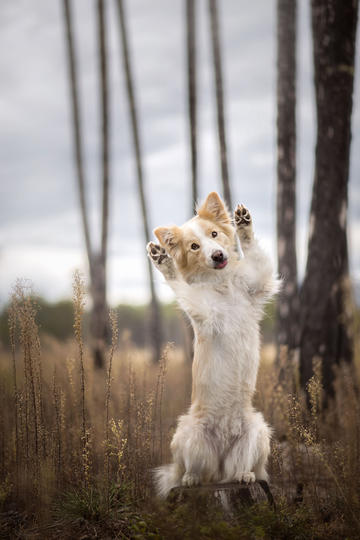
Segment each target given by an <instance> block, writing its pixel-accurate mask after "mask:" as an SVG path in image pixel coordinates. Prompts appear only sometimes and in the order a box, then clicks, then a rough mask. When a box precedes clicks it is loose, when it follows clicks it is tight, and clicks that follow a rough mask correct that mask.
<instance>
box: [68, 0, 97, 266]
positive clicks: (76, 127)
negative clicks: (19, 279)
mask: <svg viewBox="0 0 360 540" xmlns="http://www.w3.org/2000/svg"><path fill="white" fill-rule="evenodd" d="M63 6H64V19H65V31H66V44H67V62H68V70H69V81H70V92H71V108H72V119H73V137H74V147H75V156H74V157H75V164H76V173H77V184H78V190H79V200H80V209H81V219H82V224H83V231H84V237H85V245H86V253H87V258H88V263H89V268H90V274H91V259H92V251H91V242H90V233H89V221H88V216H87V211H86V200H85V181H84V176H85V175H84V165H83V163H84V162H83V143H82V138H81V121H80V108H79V97H78V89H77V76H76V74H77V68H76V57H75V50H74V42H73V29H72V18H71V9H70V1H69V0H63Z"/></svg>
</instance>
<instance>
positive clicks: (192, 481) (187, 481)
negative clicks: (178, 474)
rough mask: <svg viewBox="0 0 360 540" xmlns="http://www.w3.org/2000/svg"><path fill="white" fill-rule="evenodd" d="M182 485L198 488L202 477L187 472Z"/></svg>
mask: <svg viewBox="0 0 360 540" xmlns="http://www.w3.org/2000/svg"><path fill="white" fill-rule="evenodd" d="M181 483H182V485H183V486H187V487H191V486H198V485H199V484H200V477H199V475H198V474H194V473H189V472H186V473H185V474H184V476H183V477H182V481H181Z"/></svg>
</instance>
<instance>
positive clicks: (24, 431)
mask: <svg viewBox="0 0 360 540" xmlns="http://www.w3.org/2000/svg"><path fill="white" fill-rule="evenodd" d="M84 302H85V292H84V285H83V281H82V279H81V276H80V275H79V274H76V275H75V277H74V321H75V322H74V330H75V339H74V341H70V342H67V343H59V342H57V341H55V340H53V339H50V338H48V337H46V336H43V337H42V344H41V347H40V339H39V331H38V328H37V325H36V304H35V303H34V301H33V300H32V296H31V291H30V290H28V289H27V288H26V287H25V286H24V285H23V284H21V283H19V284H18V285H17V286H16V287H15V290H14V294H13V296H12V304H11V309H10V317H9V334H10V343H11V349H10V351H5V350H4V351H2V353H1V355H0V370H1V379H0V385H1V388H0V390H1V393H0V395H1V398H0V400H1V402H0V433H1V436H0V457H1V460H0V510H2V512H3V513H2V514H1V516H2V517H1V518H0V530H1V527H3V529H4V531H5V533H4V535H6V534H8V536H11V535H13V536H14V537H16V535H17V536H18V537H24V538H25V537H29V538H30V537H31V538H32V537H37V538H39V537H42V538H48V537H49V538H52V537H55V536H59V535H60V536H61V537H64V538H66V537H69V538H70V537H76V536H77V535H79V536H81V535H84V534H85V533H86V534H87V535H88V537H95V536H96V534H97V535H98V536H101V535H104V537H106V535H108V537H125V538H132V537H137V538H185V537H188V538H192V537H193V536H192V535H193V534H196V535H197V537H198V538H214V537H216V538H270V537H271V538H341V537H347V538H356V537H358V536H359V533H360V522H359V517H358V516H359V515H360V500H359V493H360V398H359V366H358V365H357V364H356V365H355V366H340V367H338V368H337V377H336V393H335V396H336V397H335V398H334V399H333V400H332V401H331V402H330V403H329V404H328V406H327V407H326V409H324V408H323V407H322V403H323V400H322V384H321V377H322V376H321V364H320V363H319V362H318V361H317V360H316V359H315V362H314V376H313V378H312V380H311V381H310V382H309V386H308V391H309V396H310V397H309V402H310V408H307V407H306V403H305V396H304V395H303V393H302V392H301V390H300V388H299V382H298V369H297V365H296V361H295V360H293V361H292V362H290V361H289V360H288V357H287V352H286V349H283V350H282V352H281V355H280V365H279V366H277V365H275V362H274V357H275V351H274V349H273V348H271V347H267V348H266V349H265V348H264V350H263V352H262V362H261V367H260V372H259V379H258V390H257V394H256V406H257V407H258V408H259V409H260V410H262V411H263V413H264V415H265V417H266V419H267V420H268V421H269V423H270V424H271V425H272V426H273V427H274V438H273V447H272V454H271V461H270V474H271V479H272V490H273V492H274V495H275V497H276V500H277V503H278V510H277V512H276V513H274V511H273V510H271V509H264V508H260V507H259V508H258V509H257V510H256V511H255V510H253V511H252V514H251V515H250V514H248V513H244V515H243V516H242V517H241V519H240V518H239V520H240V521H239V520H238V521H237V522H236V523H232V524H229V523H228V524H224V523H225V522H223V521H221V518H220V517H219V518H218V517H217V516H216V515H214V514H213V513H212V514H211V516H208V518H207V517H206V512H205V513H204V515H203V516H201V518H199V524H197V523H195V524H194V522H192V523H191V527H192V528H191V532H186V531H188V528H187V527H189V526H190V525H189V518H188V517H186V516H187V515H186V514H184V510H183V509H179V510H178V511H177V512H176V513H175V514H173V515H170V514H169V512H168V511H167V510H166V507H164V506H160V507H156V512H155V510H154V506H153V503H152V502H151V501H152V499H153V489H152V485H151V473H150V471H151V468H152V467H154V466H156V465H157V464H159V463H160V462H166V461H167V460H168V459H169V458H170V456H169V441H170V439H171V436H172V433H173V431H174V428H175V425H176V418H177V416H178V415H179V414H180V413H181V412H183V411H184V410H186V408H187V406H188V405H189V402H190V390H191V373H190V371H191V367H190V366H189V364H187V363H186V361H185V359H184V354H183V352H182V351H180V350H177V349H176V348H174V347H172V346H170V345H169V346H167V347H166V348H165V350H164V352H163V355H162V358H161V359H160V361H159V364H158V365H157V366H154V365H153V364H152V363H151V358H150V355H149V353H148V352H147V351H145V350H139V349H137V348H135V347H134V346H133V345H132V343H131V341H130V340H129V336H128V335H127V333H126V331H124V332H122V334H121V336H120V338H119V335H118V327H117V321H116V314H115V313H114V312H112V313H111V314H110V321H111V328H112V342H111V346H110V347H109V352H108V365H107V369H106V371H105V372H104V373H102V372H99V370H94V369H93V366H92V361H91V359H90V355H89V351H88V350H87V347H86V344H84V342H83V338H82V315H83V311H84ZM357 346H358V344H357ZM357 357H358V358H359V355H358V356H357ZM9 512H10V513H9ZM11 512H12V514H11ZM11 516H13V517H14V516H17V517H16V519H15V518H14V519H15V522H13V521H11V520H12V519H13V518H12V517H11ZM25 516H27V517H26V518H25ZM245 518H246V519H245ZM206 519H208V522H206V524H205V525H204V523H205V521H206ZM79 520H80V521H79ZM219 520H220V521H219ZM221 523H222V524H223V525H221V526H220V524H221ZM69 524H70V525H69ZM194 527H195V528H194ZM196 527H198V528H196ZM219 527H220V528H219ZM84 530H85V533H84ZM65 531H68V532H66V534H65ZM69 531H70V532H69ZM79 531H81V534H80V532H79ZM91 531H92V532H91ZM94 531H95V532H94ZM99 531H101V532H99ZM184 531H185V532H184ZM189 531H190V529H189ZM201 531H203V532H201ZM204 531H205V532H204ZM254 531H255V532H254ZM67 534H69V536H67ZM0 537H1V534H0ZM4 537H5V536H4Z"/></svg>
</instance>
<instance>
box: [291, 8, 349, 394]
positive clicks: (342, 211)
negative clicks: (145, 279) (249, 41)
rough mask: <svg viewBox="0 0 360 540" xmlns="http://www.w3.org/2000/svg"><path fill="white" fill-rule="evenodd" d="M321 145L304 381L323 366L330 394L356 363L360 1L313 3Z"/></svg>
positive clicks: (305, 305)
mask: <svg viewBox="0 0 360 540" xmlns="http://www.w3.org/2000/svg"><path fill="white" fill-rule="evenodd" d="M311 9H312V30H313V42H314V65H315V91H316V109H317V125H318V133H317V144H316V163H315V179H314V186H313V196H312V203H311V215H310V233H309V247H308V260H307V267H306V275H305V279H304V284H303V287H302V291H301V325H302V326H301V343H300V345H301V352H300V355H301V356H300V369H301V382H302V384H303V385H304V386H305V385H306V383H307V381H308V380H309V378H310V377H311V375H312V363H313V360H314V358H316V357H317V358H320V359H321V360H322V364H323V381H324V388H325V391H326V393H327V395H329V394H330V395H331V394H332V393H333V386H332V382H333V378H334V373H333V367H334V365H335V364H338V363H339V362H341V361H343V360H344V361H350V360H351V359H352V352H353V351H352V336H351V332H350V324H349V322H350V321H349V319H351V310H350V306H349V302H348V301H347V300H348V299H347V292H348V288H349V276H348V252H347V235H346V224H347V218H346V216H347V198H348V191H347V190H348V176H349V154H350V141H351V112H352V94H353V84H354V57H355V37H356V24H357V12H358V2H356V1H347V2H344V0H312V3H311Z"/></svg>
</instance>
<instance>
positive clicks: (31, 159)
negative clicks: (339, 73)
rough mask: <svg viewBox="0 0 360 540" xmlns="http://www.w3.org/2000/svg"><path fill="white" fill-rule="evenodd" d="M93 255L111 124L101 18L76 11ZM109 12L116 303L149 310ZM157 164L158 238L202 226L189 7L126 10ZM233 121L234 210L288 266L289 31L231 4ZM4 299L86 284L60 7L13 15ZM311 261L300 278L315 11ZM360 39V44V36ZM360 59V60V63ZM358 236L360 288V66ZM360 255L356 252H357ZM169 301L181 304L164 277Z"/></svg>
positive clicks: (89, 10) (301, 125)
mask: <svg viewBox="0 0 360 540" xmlns="http://www.w3.org/2000/svg"><path fill="white" fill-rule="evenodd" d="M72 5H73V8H74V9H73V13H74V26H75V38H76V45H77V52H78V67H79V77H80V78H79V90H80V95H81V113H82V123H83V124H82V125H83V134H84V150H85V158H86V181H87V186H88V194H87V199H88V207H89V214H90V217H91V219H90V221H91V228H92V232H93V238H94V245H95V246H98V244H99V236H100V234H99V223H100V195H101V189H100V185H101V184H100V181H101V171H100V158H101V155H100V127H101V124H100V117H99V95H98V91H99V84H98V57H97V40H96V11H95V4H94V3H92V2H88V1H87V0H76V2H72ZM106 5H107V21H108V30H109V32H108V51H109V70H110V73H109V77H110V89H109V96H110V107H111V117H110V126H111V163H110V172H111V199H110V209H111V213H110V224H109V225H110V232H111V236H110V242H109V296H110V300H111V301H112V302H117V301H119V300H121V299H122V300H127V301H136V302H138V301H141V300H142V299H145V298H147V294H148V282H147V274H146V259H145V250H144V245H145V239H144V237H143V225H142V222H141V217H140V205H139V200H138V194H137V190H136V178H135V164H134V157H133V150H132V143H131V133H130V130H129V117H128V110H127V103H126V94H125V84H124V74H123V68H122V57H121V48H120V42H119V29H118V19H117V11H116V6H115V2H109V3H107V4H106ZM126 7H127V15H128V30H129V38H130V51H131V58H132V65H133V69H134V76H135V77H134V78H135V83H136V88H135V89H136V97H137V102H138V113H139V119H140V132H141V140H142V146H143V150H144V172H145V191H146V194H147V199H148V202H149V214H150V225H151V227H152V228H153V227H155V226H156V225H159V224H162V223H164V224H165V223H169V222H175V223H181V222H183V221H184V220H185V219H187V218H188V217H189V214H190V208H191V203H190V192H191V185H190V156H189V140H188V137H189V135H188V124H187V116H186V114H187V104H186V77H185V41H184V40H185V27H184V8H185V5H184V2H183V1H182V0H173V1H172V2H169V1H168V0H154V1H153V2H147V1H146V0H131V2H130V1H128V2H126ZM197 7H198V9H197V15H198V42H199V54H198V85H199V115H198V127H199V192H200V196H201V197H203V196H205V195H206V193H207V192H208V191H210V190H212V189H217V190H219V191H221V185H220V164H219V158H218V141H217V133H216V129H217V128H216V113H215V98H214V89H213V72H212V63H211V62H212V59H211V49H210V37H209V18H208V13H207V2H206V1H205V0H201V1H200V2H198V3H197ZM219 8H220V9H219V12H220V24H221V35H222V38H223V49H222V54H223V60H224V81H225V97H226V102H225V114H226V120H227V139H228V141H227V142H228V155H229V168H230V173H231V181H232V189H233V199H234V201H241V202H244V203H246V204H247V205H248V206H249V208H251V210H252V214H253V216H254V219H255V222H256V229H257V233H258V235H259V236H260V237H261V238H262V240H263V243H264V245H265V246H266V248H267V249H268V251H269V252H271V254H272V256H273V258H274V260H275V213H274V212H275V210H274V209H275V196H276V109H275V104H276V93H275V92H276V88H275V83H276V71H275V55H276V50H275V47H276V39H275V38H276V34H275V32H276V28H275V23H276V21H275V4H274V3H273V2H268V0H261V1H258V2H253V3H250V4H249V3H248V2H246V1H245V0H224V1H223V2H221V3H220V2H219ZM0 20H1V32H0V77H1V80H2V85H1V88H0V119H1V121H0V161H1V164H2V167H1V170H0V201H1V203H0V204H1V208H0V210H1V211H0V283H1V285H0V296H1V299H2V300H4V298H6V296H7V291H8V290H9V289H10V286H11V283H13V282H14V280H15V279H16V277H17V276H25V277H30V278H31V279H32V280H33V282H34V286H35V289H36V290H38V291H39V292H40V293H41V294H44V295H46V296H48V297H49V298H51V299H54V298H57V297H61V296H64V295H67V294H70V292H71V272H72V270H73V268H74V267H75V266H77V265H79V266H80V267H81V268H82V269H84V270H86V264H85V255H84V247H83V237H82V230H81V222H80V215H79V209H78V194H77V186H76V181H75V172H74V166H73V148H72V131H71V115H70V106H69V89H68V80H67V65H66V57H65V42H64V28H63V19H62V10H61V3H60V2H48V1H47V0H38V1H37V2H36V7H35V6H34V5H30V4H29V3H28V2H26V0H13V1H11V2H10V1H8V2H2V3H1V5H0ZM298 35H299V46H298V67H299V73H298V114H297V118H298V190H297V191H298V200H297V206H298V237H299V242H298V251H299V266H300V273H301V272H303V268H304V261H305V256H306V234H307V233H306V231H307V220H308V214H309V205H310V197H311V184H312V177H313V166H314V144H315V121H314V103H313V82H312V70H311V62H312V44H311V35H310V20H309V8H308V6H307V4H303V3H300V4H299V33H298ZM359 35H360V33H359ZM359 39H360V38H359ZM357 50H359V47H358V49H357ZM355 83H356V96H355V97H354V114H353V143H352V153H351V181H350V187H349V223H350V246H351V268H352V271H353V273H354V275H359V268H360V260H359V258H358V257H357V255H356V253H359V249H358V246H357V244H358V238H359V230H358V227H359V222H360V215H359V214H360V210H359V209H360V204H359V203H360V187H359V184H358V182H356V178H358V177H359V174H360V152H359V151H358V149H359V144H360V106H359V103H360V100H359V99H358V95H359V92H360V88H359V86H360V66H359V54H358V55H357V66H356V81H355ZM356 250H357V251H356ZM155 279H156V284H157V289H158V290H159V292H160V294H161V296H162V297H163V298H169V297H170V296H171V293H169V292H168V291H167V289H166V287H165V286H164V285H162V278H161V277H160V276H159V275H157V276H156V277H155Z"/></svg>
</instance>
